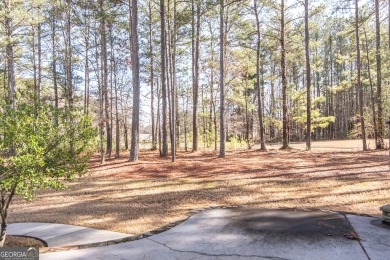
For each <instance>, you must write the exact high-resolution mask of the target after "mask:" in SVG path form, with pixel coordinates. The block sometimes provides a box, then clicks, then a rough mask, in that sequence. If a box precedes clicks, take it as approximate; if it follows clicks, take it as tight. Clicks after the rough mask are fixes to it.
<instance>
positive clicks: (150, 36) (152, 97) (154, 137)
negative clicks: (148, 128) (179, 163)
mask: <svg viewBox="0 0 390 260" xmlns="http://www.w3.org/2000/svg"><path fill="white" fill-rule="evenodd" d="M148 8H149V55H150V115H151V119H152V150H156V148H157V143H156V133H155V132H156V126H155V116H154V57H153V29H152V19H153V16H152V1H151V0H149V5H148Z"/></svg>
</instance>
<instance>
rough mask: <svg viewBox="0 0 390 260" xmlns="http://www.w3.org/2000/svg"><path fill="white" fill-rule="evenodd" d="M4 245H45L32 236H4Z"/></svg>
mask: <svg viewBox="0 0 390 260" xmlns="http://www.w3.org/2000/svg"><path fill="white" fill-rule="evenodd" d="M4 246H7V247H46V244H45V243H44V242H43V241H41V240H39V239H36V238H33V237H22V236H6V238H5V244H4Z"/></svg>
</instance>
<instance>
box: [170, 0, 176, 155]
mask: <svg viewBox="0 0 390 260" xmlns="http://www.w3.org/2000/svg"><path fill="white" fill-rule="evenodd" d="M176 31H177V22H176V0H173V36H172V45H173V46H172V48H173V51H172V71H171V73H172V89H171V106H172V109H171V110H172V111H171V112H172V115H171V116H172V133H171V134H172V140H171V153H172V162H175V161H176V111H175V104H176Z"/></svg>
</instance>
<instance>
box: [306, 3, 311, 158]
mask: <svg viewBox="0 0 390 260" xmlns="http://www.w3.org/2000/svg"><path fill="white" fill-rule="evenodd" d="M309 44H310V35H309V1H308V0H305V54H306V95H307V97H306V99H307V100H306V150H307V151H310V150H311V68H310V46H309Z"/></svg>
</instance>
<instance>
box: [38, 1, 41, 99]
mask: <svg viewBox="0 0 390 260" xmlns="http://www.w3.org/2000/svg"><path fill="white" fill-rule="evenodd" d="M40 16H41V7H40V6H38V19H40ZM41 82H42V26H41V22H40V21H39V22H38V84H37V85H38V97H37V98H38V101H40V100H41V91H42V86H41V85H42V84H41Z"/></svg>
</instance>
